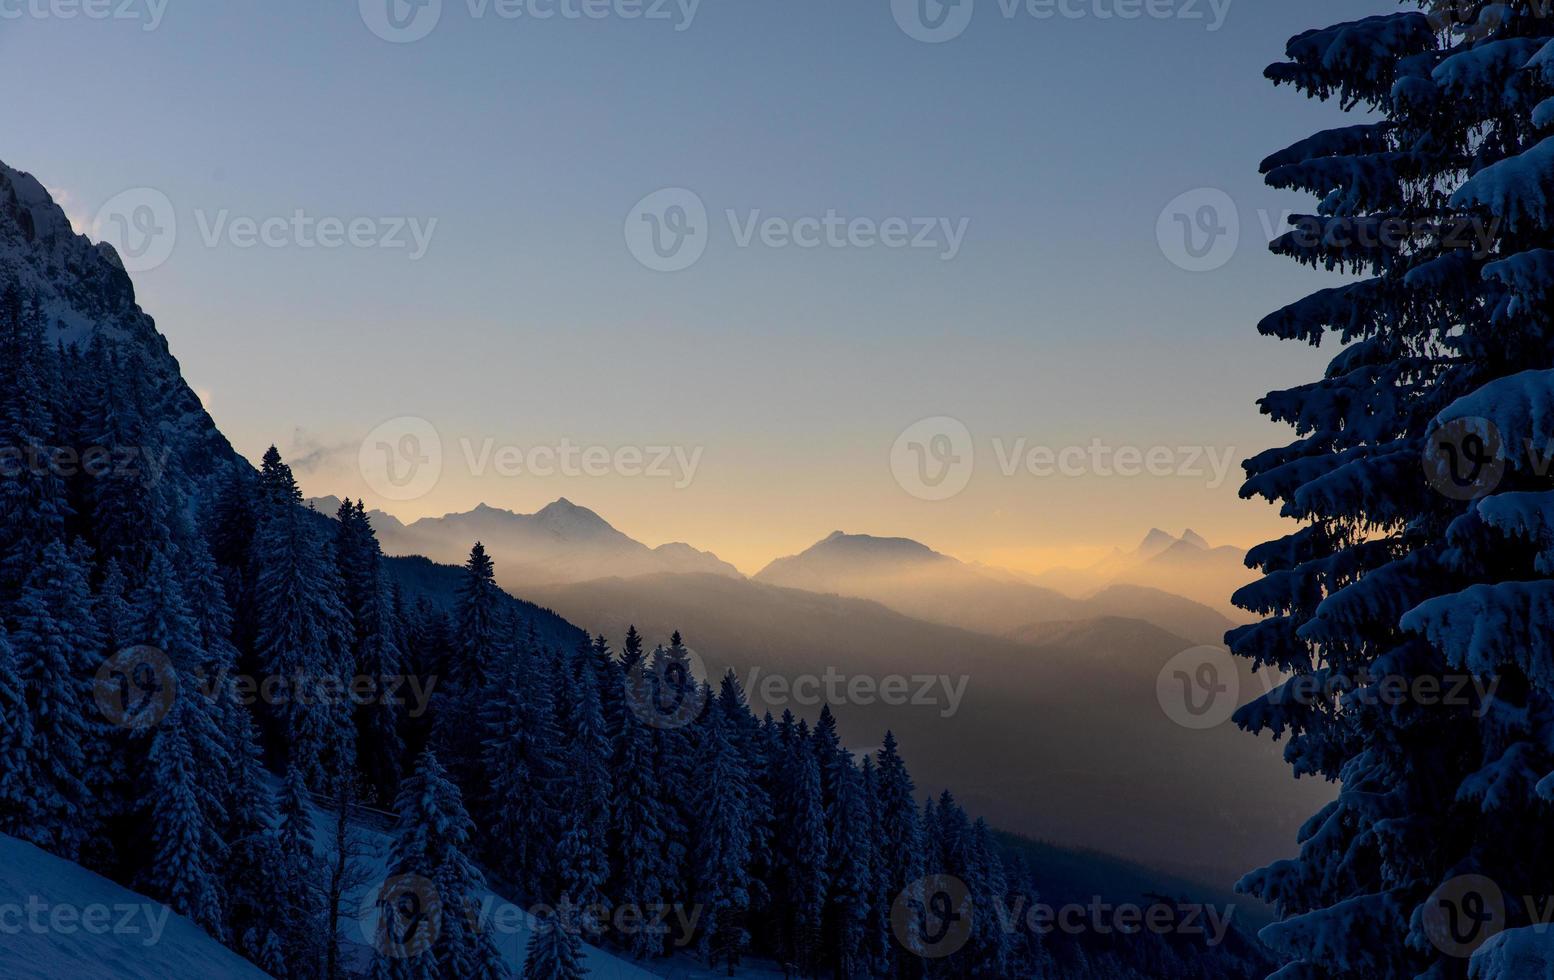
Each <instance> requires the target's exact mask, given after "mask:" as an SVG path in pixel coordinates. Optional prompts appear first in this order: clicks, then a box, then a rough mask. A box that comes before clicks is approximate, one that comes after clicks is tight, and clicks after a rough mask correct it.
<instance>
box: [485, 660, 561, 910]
mask: <svg viewBox="0 0 1554 980" xmlns="http://www.w3.org/2000/svg"><path fill="white" fill-rule="evenodd" d="M552 676H553V674H552V671H551V661H550V658H549V657H548V656H547V655H546V654H545V653H544V651H541V650H536V649H534V648H526V649H524V650H523V651H521V652H520V653H519V655H518V656H514V657H509V658H508V659H507V661H506V662H505V663H503V664H498V665H496V669H495V670H494V671H493V672H492V675H491V680H490V683H489V684H488V685H487V687H486V694H485V697H484V702H485V703H484V705H483V727H484V729H485V742H484V751H483V754H482V757H481V758H482V762H483V771H484V772H485V773H486V777H485V778H486V785H487V790H486V794H485V800H484V803H483V807H482V809H483V812H484V813H485V814H486V819H485V827H486V830H487V833H486V835H485V836H486V841H487V842H488V848H487V853H488V856H489V858H490V860H491V863H492V865H493V866H494V867H495V868H496V869H497V870H498V871H499V872H500V873H501V874H502V875H503V876H504V877H506V878H508V879H509V880H511V881H512V882H513V883H514V884H515V885H516V886H517V888H518V891H519V893H520V895H521V896H522V897H523V898H524V899H526V900H529V901H540V900H542V899H543V898H545V897H546V896H547V895H549V894H550V890H549V888H548V884H549V882H550V881H551V880H552V878H553V871H554V864H555V855H554V854H553V853H552V852H553V850H554V847H555V843H554V842H555V841H556V839H557V838H558V836H559V835H560V832H561V831H560V817H561V813H560V809H559V807H558V805H557V800H558V796H559V794H560V792H561V786H560V780H561V777H562V775H563V770H562V768H561V760H562V745H561V736H560V733H559V732H558V730H557V727H556V715H555V711H556V704H555V687H554V684H553V683H552Z"/></svg>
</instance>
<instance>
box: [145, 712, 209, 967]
mask: <svg viewBox="0 0 1554 980" xmlns="http://www.w3.org/2000/svg"><path fill="white" fill-rule="evenodd" d="M189 704H190V699H188V698H185V699H183V700H181V701H175V702H174V703H173V707H172V710H171V711H169V712H168V714H167V717H165V718H163V719H162V722H161V724H159V725H158V726H157V728H156V733H155V735H154V736H153V737H152V741H151V751H150V754H149V757H148V759H147V767H148V780H147V785H146V797H145V799H144V803H145V805H146V807H147V808H148V809H149V811H150V817H151V819H150V821H149V824H148V826H149V831H150V842H151V859H150V861H149V862H147V864H146V866H145V868H144V869H143V870H142V872H141V875H140V882H141V890H143V891H144V892H146V894H148V895H151V896H153V897H155V898H158V899H160V900H161V901H163V902H165V903H166V904H167V906H168V907H169V908H171V909H172V910H173V911H175V912H177V913H178V914H180V915H184V916H187V917H188V918H190V919H193V920H194V921H195V922H197V923H199V924H200V925H201V926H203V927H204V928H205V930H206V931H207V932H209V933H211V934H212V935H213V936H216V937H217V938H218V939H225V938H226V935H225V923H224V922H223V920H222V910H223V908H224V907H225V898H224V896H223V895H222V892H221V879H220V869H221V866H222V864H223V862H224V861H225V860H226V848H225V846H224V845H223V843H222V841H221V838H220V837H219V836H218V834H217V827H216V826H215V825H214V823H213V822H212V820H211V815H212V814H215V813H219V812H220V810H221V803H220V801H219V800H218V799H216V798H215V797H214V796H212V795H211V794H210V793H209V791H208V789H207V787H205V786H203V785H202V784H201V780H200V775H199V765H198V763H197V762H196V759H195V754H196V753H195V747H194V744H193V740H192V739H191V733H190V730H189V726H188V724H187V720H188V714H189Z"/></svg>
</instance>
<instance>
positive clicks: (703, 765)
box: [692, 711, 752, 976]
mask: <svg viewBox="0 0 1554 980" xmlns="http://www.w3.org/2000/svg"><path fill="white" fill-rule="evenodd" d="M698 735H699V742H700V745H699V747H698V754H697V767H696V768H697V773H698V778H700V779H701V781H702V783H701V791H700V792H699V793H698V794H697V798H696V812H697V816H698V819H697V823H696V848H695V851H694V852H693V854H692V859H693V861H694V865H693V872H694V882H695V892H694V895H695V899H696V901H697V902H698V903H700V905H701V907H702V934H701V938H700V941H699V943H698V948H699V950H700V952H701V954H702V955H703V956H704V957H705V958H706V960H707V962H708V963H709V964H710V965H712V966H720V965H721V966H723V967H725V968H726V969H727V970H728V974H729V976H733V975H734V971H735V969H736V968H737V967H738V966H739V961H740V958H741V957H742V956H743V955H744V953H745V952H746V949H747V947H748V946H749V943H750V933H749V928H748V922H747V920H746V916H747V913H748V912H749V909H750V888H751V882H750V874H749V862H750V822H751V817H752V814H751V812H750V809H749V803H750V774H749V771H748V769H747V768H746V764H745V760H744V759H743V758H742V757H741V756H740V754H739V749H738V746H737V743H736V742H735V740H734V737H733V733H732V732H730V731H729V723H728V721H727V720H726V719H725V717H724V715H723V712H721V711H711V712H708V713H707V715H706V717H705V719H704V721H703V722H702V723H701V724H700V725H699V726H698Z"/></svg>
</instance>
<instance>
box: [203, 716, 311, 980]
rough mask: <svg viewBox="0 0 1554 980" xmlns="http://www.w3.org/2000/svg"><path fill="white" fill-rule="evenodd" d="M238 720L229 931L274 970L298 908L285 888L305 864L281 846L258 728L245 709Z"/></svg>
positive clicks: (281, 963) (243, 949)
mask: <svg viewBox="0 0 1554 980" xmlns="http://www.w3.org/2000/svg"><path fill="white" fill-rule="evenodd" d="M236 722H237V723H239V724H241V725H242V731H241V733H240V734H239V735H238V736H237V737H236V738H234V745H235V747H236V748H237V749H238V751H237V752H236V753H235V754H234V757H233V762H234V766H233V770H232V782H231V792H230V794H229V796H228V801H227V816H228V822H227V827H226V835H225V839H226V840H227V842H228V846H229V855H228V861H227V866H226V868H225V870H224V873H223V876H222V890H223V891H224V893H225V895H226V900H227V918H226V922H227V931H228V935H230V936H231V937H232V947H233V949H235V950H237V951H238V952H239V953H241V954H242V955H243V956H244V958H246V959H248V960H249V961H250V962H252V963H254V964H255V965H256V966H258V967H259V968H260V969H262V970H264V971H265V972H266V973H269V974H271V975H272V976H279V975H281V974H282V973H283V972H284V971H285V969H286V964H287V956H286V950H287V937H288V934H289V933H290V932H291V931H292V930H291V929H289V928H288V925H290V924H292V923H294V922H295V920H296V917H297V915H298V914H299V913H300V910H293V909H290V908H287V907H285V906H284V905H283V902H282V899H283V897H284V896H285V894H286V890H287V889H288V888H289V887H291V882H294V881H296V880H297V879H298V877H299V876H300V875H301V873H302V872H301V869H300V868H299V867H298V865H297V864H296V863H295V862H293V861H292V860H291V857H290V856H289V855H287V854H285V853H284V852H283V851H282V850H281V848H280V837H279V834H278V833H277V831H276V826H277V824H278V822H279V819H280V817H279V812H278V810H277V808H276V803H275V794H274V792H273V791H272V790H271V789H270V785H269V782H268V781H267V774H266V773H265V771H264V767H263V765H262V764H261V762H260V760H259V747H258V734H257V732H256V731H255V730H254V728H253V721H252V719H251V718H250V717H249V716H248V714H247V712H246V711H245V712H243V713H242V714H241V715H240V716H239V717H238V719H236Z"/></svg>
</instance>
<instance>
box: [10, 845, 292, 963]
mask: <svg viewBox="0 0 1554 980" xmlns="http://www.w3.org/2000/svg"><path fill="white" fill-rule="evenodd" d="M0 976H4V977H6V978H7V980H64V978H69V980H213V978H220V980H248V978H254V980H262V978H263V977H264V974H263V973H262V972H260V971H259V970H258V969H256V968H255V967H254V966H253V965H252V964H250V963H249V962H248V961H247V960H245V959H243V958H242V957H240V956H238V955H237V954H236V953H233V952H231V951H230V950H228V949H227V948H226V947H224V946H222V945H221V944H220V943H218V942H216V940H214V939H212V938H210V936H208V935H206V934H205V932H204V930H202V929H201V928H200V927H199V926H197V925H195V924H194V923H193V922H190V921H189V920H188V919H185V918H183V917H182V916H178V915H174V914H172V912H171V911H170V910H169V909H168V908H167V907H166V906H165V905H162V904H161V903H159V902H153V901H151V900H150V899H148V898H146V897H144V896H142V895H137V894H135V893H134V892H132V891H129V890H128V889H126V888H122V887H120V886H119V885H116V884H114V883H113V882H111V881H109V880H108V879H106V878H103V877H101V876H100V875H96V874H93V873H92V872H90V871H88V870H86V869H85V868H83V867H81V866H80V865H76V864H71V863H70V862H69V861H63V860H61V859H59V858H57V857H54V856H53V855H51V854H47V853H45V852H43V851H40V850H38V849H37V848H36V847H33V846H32V845H31V844H26V843H23V842H22V841H19V840H17V839H16V838H14V837H5V836H0Z"/></svg>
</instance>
